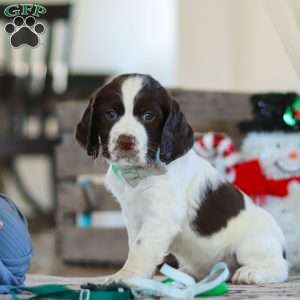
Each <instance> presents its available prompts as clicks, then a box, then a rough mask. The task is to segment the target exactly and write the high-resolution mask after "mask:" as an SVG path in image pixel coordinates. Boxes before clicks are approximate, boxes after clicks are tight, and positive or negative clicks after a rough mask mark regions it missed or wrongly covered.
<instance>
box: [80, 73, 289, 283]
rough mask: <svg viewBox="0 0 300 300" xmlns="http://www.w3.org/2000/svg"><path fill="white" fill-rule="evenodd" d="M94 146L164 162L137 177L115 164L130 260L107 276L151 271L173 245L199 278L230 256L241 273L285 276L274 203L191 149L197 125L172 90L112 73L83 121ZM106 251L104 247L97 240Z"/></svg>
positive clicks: (110, 178) (113, 179) (128, 160)
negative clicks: (260, 201) (262, 200)
mask: <svg viewBox="0 0 300 300" xmlns="http://www.w3.org/2000/svg"><path fill="white" fill-rule="evenodd" d="M76 138H77V140H78V141H79V143H80V144H81V145H82V146H83V147H84V148H85V149H86V151H87V153H88V155H90V156H93V157H94V158H96V157H97V156H98V154H99V151H100V149H102V155H103V156H104V157H105V158H106V160H107V161H108V162H109V163H110V164H111V163H115V164H118V166H119V167H120V168H122V167H128V166H131V167H137V168H139V167H143V166H147V165H151V164H152V163H154V162H155V161H156V156H157V155H159V159H160V161H161V162H162V163H163V164H165V167H166V172H164V173H162V174H160V175H157V176H146V177H145V178H142V179H141V180H140V182H139V183H138V185H137V186H135V187H132V186H131V185H129V184H128V183H127V182H126V181H124V180H122V179H121V178H119V177H118V176H116V174H115V173H114V172H112V168H111V166H110V168H109V170H108V172H107V174H106V187H107V188H108V189H109V190H110V191H111V192H112V194H113V195H114V196H115V197H116V199H117V200H118V202H119V203H120V206H121V208H122V213H123V215H124V219H125V222H126V226H127V230H128V237H129V254H128V259H127V261H126V263H125V265H124V266H123V268H122V269H121V270H120V271H119V272H117V273H116V274H114V275H112V276H111V277H110V278H109V280H120V279H125V278H128V277H131V276H143V277H151V276H153V274H154V272H155V270H156V267H157V266H158V265H159V264H161V263H162V262H163V260H164V257H165V256H166V255H167V254H168V253H172V254H174V255H175V257H176V258H177V259H178V261H179V264H180V266H181V268H182V269H183V270H185V271H186V272H188V273H189V274H191V275H193V276H195V277H197V278H201V277H202V276H203V275H205V274H206V273H207V272H208V271H209V270H210V268H211V267H212V266H213V264H215V263H216V262H217V261H221V260H224V261H226V262H227V263H228V264H229V266H230V268H231V269H232V270H233V271H234V273H233V276H232V281H233V282H236V283H246V284H260V283H268V282H282V281H285V280H287V278H288V263H287V261H286V257H285V239H284V236H283V234H282V232H281V230H280V228H279V227H278V226H277V224H276V223H275V221H274V219H273V218H272V217H271V215H270V214H269V213H267V212H266V211H265V210H263V209H262V208H259V207H257V206H255V205H254V204H253V202H252V201H251V200H250V199H249V198H248V197H247V196H246V195H245V194H243V193H242V192H240V191H239V190H238V189H236V188H235V187H233V186H232V185H231V184H229V183H228V182H226V181H225V179H224V178H223V177H222V176H221V175H220V174H219V173H218V172H217V170H216V169H215V168H214V167H212V166H211V165H210V163H209V162H207V161H206V160H204V159H202V158H201V157H199V156H198V155H197V154H195V153H194V150H193V131H192V129H191V127H190V125H189V124H188V122H187V120H186V118H185V117H184V115H183V113H182V112H181V110H180V107H179V105H178V103H177V102H176V100H175V99H173V98H172V97H171V96H170V95H169V94H168V93H167V91H166V90H165V89H164V88H163V87H162V86H161V85H160V84H159V82H157V81H156V80H155V79H153V78H152V77H150V76H148V75H142V74H125V75H121V76H118V77H115V78H114V79H112V80H111V81H110V82H108V83H107V84H106V85H105V86H104V87H102V88H100V89H98V90H97V91H96V92H95V93H94V94H93V96H92V98H91V100H90V103H89V105H88V107H87V109H86V110H85V112H84V114H83V117H82V119H81V121H80V122H79V124H78V126H77V128H76ZM99 251H101V249H99Z"/></svg>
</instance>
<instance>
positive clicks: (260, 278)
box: [232, 235, 288, 284]
mask: <svg viewBox="0 0 300 300" xmlns="http://www.w3.org/2000/svg"><path fill="white" fill-rule="evenodd" d="M236 257H237V261H238V263H239V265H240V266H241V267H240V268H239V269H237V270H236V272H235V273H234V275H233V277H232V282H234V283H239V284H262V283H277V282H283V281H286V280H287V278H288V262H287V260H286V258H285V251H284V249H283V247H282V245H281V244H280V242H279V241H278V240H277V239H276V238H275V237H273V236H269V235H261V236H257V237H254V236H252V237H251V238H246V239H245V240H244V241H242V243H241V245H239V247H238V248H237V251H236Z"/></svg>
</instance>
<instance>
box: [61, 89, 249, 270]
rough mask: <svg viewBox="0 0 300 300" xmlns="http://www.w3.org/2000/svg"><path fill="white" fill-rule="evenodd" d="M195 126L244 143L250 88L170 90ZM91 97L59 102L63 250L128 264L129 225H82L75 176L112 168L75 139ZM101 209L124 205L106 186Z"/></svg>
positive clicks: (71, 257)
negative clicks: (241, 90) (244, 91)
mask: <svg viewBox="0 0 300 300" xmlns="http://www.w3.org/2000/svg"><path fill="white" fill-rule="evenodd" d="M170 92H171V93H172V95H173V96H175V97H176V98H177V100H178V101H179V103H180V105H181V108H182V110H183V111H184V112H185V114H186V116H187V119H188V120H189V122H190V124H191V125H192V127H193V128H194V130H195V131H202V132H205V131H211V130H213V131H226V132H228V133H229V134H230V135H231V136H232V137H233V138H234V140H235V142H236V143H239V141H240V140H241V134H240V133H239V131H238V129H237V127H236V123H237V122H238V121H239V120H242V119H250V118H251V108H250V101H249V95H248V94H241V93H215V92H199V91H189V90H182V89H173V90H171V91H170ZM86 106H87V100H84V101H76V102H75V101H68V102H63V103H61V104H58V107H57V113H58V116H59V121H60V129H61V132H62V143H61V144H60V145H59V146H58V147H57V149H56V158H57V179H58V182H59V188H58V190H59V193H58V199H59V202H58V212H57V222H58V230H57V244H58V247H57V249H58V253H59V256H60V257H61V258H62V259H63V260H64V261H65V262H71V263H74V262H80V263H87V262H93V263H103V262H105V263H114V264H122V263H123V262H124V260H125V258H126V255H127V251H128V245H127V233H126V231H125V229H80V228H76V226H75V216H76V214H77V213H79V212H83V211H85V210H86V209H87V208H88V207H87V204H86V203H85V201H84V198H83V195H82V191H81V190H80V188H79V186H78V184H77V183H76V182H75V178H76V177H77V176H78V175H82V174H99V176H101V175H103V174H104V173H105V171H106V169H107V166H106V164H105V162H104V161H103V160H101V159H97V160H96V161H93V160H92V159H91V158H90V157H88V156H87V155H86V154H85V152H84V151H83V150H82V149H81V148H80V146H79V145H78V144H77V142H76V141H75V139H74V129H75V126H76V124H77V122H78V121H79V119H80V117H81V115H82V112H83V111H84V109H85V108H86ZM95 192H96V193H97V199H99V202H97V204H96V207H95V209H99V210H119V207H118V205H117V204H116V203H115V202H114V201H113V199H112V196H111V195H110V194H109V193H107V192H106V191H105V189H104V187H99V188H98V189H97V190H96V191H95Z"/></svg>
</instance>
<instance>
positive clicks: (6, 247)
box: [0, 194, 32, 294]
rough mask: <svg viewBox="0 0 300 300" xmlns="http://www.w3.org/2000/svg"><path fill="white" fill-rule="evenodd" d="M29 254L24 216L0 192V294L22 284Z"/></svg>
mask: <svg viewBox="0 0 300 300" xmlns="http://www.w3.org/2000/svg"><path fill="white" fill-rule="evenodd" d="M31 256H32V244H31V239H30V235H29V232H28V228H27V222H26V219H25V217H24V216H23V215H22V213H21V212H20V211H19V210H18V208H17V207H16V205H15V204H14V203H13V202H12V201H11V200H9V199H8V198H7V197H6V196H5V195H3V194H0V294H4V293H8V292H9V291H10V289H12V288H17V287H20V286H22V285H23V283H24V280H25V274H26V273H27V272H28V270H29V267H30V262H31Z"/></svg>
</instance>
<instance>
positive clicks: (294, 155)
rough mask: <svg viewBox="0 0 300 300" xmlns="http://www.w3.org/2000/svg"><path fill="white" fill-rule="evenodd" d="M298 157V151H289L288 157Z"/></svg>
mask: <svg viewBox="0 0 300 300" xmlns="http://www.w3.org/2000/svg"><path fill="white" fill-rule="evenodd" d="M298 157H299V153H298V152H297V151H296V150H293V151H291V152H290V153H289V158H290V159H297V158H298Z"/></svg>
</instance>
